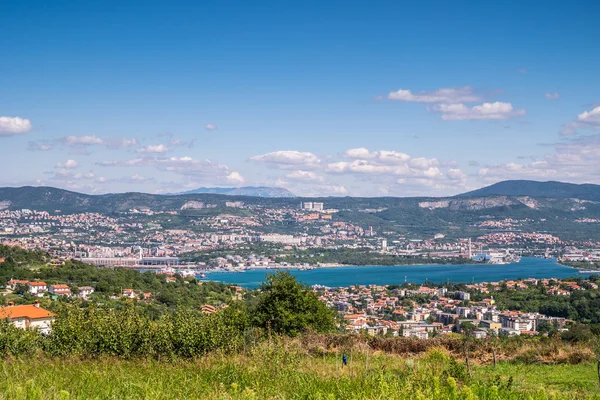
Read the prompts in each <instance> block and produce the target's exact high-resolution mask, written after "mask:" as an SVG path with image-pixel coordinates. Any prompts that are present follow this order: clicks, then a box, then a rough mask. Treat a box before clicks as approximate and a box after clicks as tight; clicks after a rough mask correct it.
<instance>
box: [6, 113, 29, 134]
mask: <svg viewBox="0 0 600 400" xmlns="http://www.w3.org/2000/svg"><path fill="white" fill-rule="evenodd" d="M31 129H32V126H31V121H29V120H28V119H24V118H21V117H0V136H13V135H23V134H25V133H27V132H29V131H30V130H31Z"/></svg>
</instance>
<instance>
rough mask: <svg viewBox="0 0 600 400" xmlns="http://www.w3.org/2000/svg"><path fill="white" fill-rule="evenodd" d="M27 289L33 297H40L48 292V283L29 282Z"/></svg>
mask: <svg viewBox="0 0 600 400" xmlns="http://www.w3.org/2000/svg"><path fill="white" fill-rule="evenodd" d="M27 289H29V293H31V294H32V295H34V296H40V295H43V294H44V293H46V292H47V291H48V285H47V284H46V282H28V283H27Z"/></svg>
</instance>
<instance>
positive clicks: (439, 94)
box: [388, 86, 481, 103]
mask: <svg viewBox="0 0 600 400" xmlns="http://www.w3.org/2000/svg"><path fill="white" fill-rule="evenodd" d="M388 99H389V100H399V101H406V102H416V103H474V102H477V101H481V98H480V97H479V96H477V95H476V94H475V92H474V90H473V88H472V87H469V86H465V87H459V88H442V89H438V90H435V91H431V92H419V93H412V92H411V91H410V90H406V89H400V90H398V91H397V92H391V93H389V94H388Z"/></svg>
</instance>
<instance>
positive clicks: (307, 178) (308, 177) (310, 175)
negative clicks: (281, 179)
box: [285, 169, 325, 183]
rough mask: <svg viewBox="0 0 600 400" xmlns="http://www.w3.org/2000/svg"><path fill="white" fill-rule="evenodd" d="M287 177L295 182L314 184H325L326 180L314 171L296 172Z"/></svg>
mask: <svg viewBox="0 0 600 400" xmlns="http://www.w3.org/2000/svg"><path fill="white" fill-rule="evenodd" d="M285 177H286V178H287V179H290V180H293V181H297V182H307V183H309V182H310V183H313V182H325V178H324V177H322V176H320V175H317V174H316V173H315V172H313V171H304V170H301V169H299V170H296V171H294V172H290V173H289V174H287V175H285Z"/></svg>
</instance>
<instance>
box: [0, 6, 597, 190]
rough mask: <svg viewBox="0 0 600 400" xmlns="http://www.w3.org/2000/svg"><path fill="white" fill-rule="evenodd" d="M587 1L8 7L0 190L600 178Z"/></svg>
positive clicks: (592, 26) (412, 186) (404, 186)
mask: <svg viewBox="0 0 600 400" xmlns="http://www.w3.org/2000/svg"><path fill="white" fill-rule="evenodd" d="M578 4H579V7H574V6H573V5H569V4H547V5H546V6H545V7H544V8H543V9H541V8H540V7H536V6H535V5H534V4H530V5H526V4H524V5H521V4H519V7H518V8H516V7H510V4H509V5H484V4H476V5H469V6H468V7H467V6H465V5H460V4H447V3H444V2H428V3H422V4H419V5H415V4H412V5H403V4H397V3H394V2H384V3H380V4H377V5H369V6H366V5H364V4H359V3H348V2H345V3H335V2H334V3H328V4H322V3H320V2H302V3H299V4H291V3H289V4H280V3H277V2H260V4H246V3H244V2H230V3H227V4H224V3H219V4H196V3H190V4H179V5H175V4H165V3H163V2H157V1H151V2H144V3H143V4H141V3H136V2H132V3H129V4H121V3H120V2H113V1H107V2H102V3H101V4H52V5H48V4H45V3H41V2H33V3H31V4H27V5H24V4H19V3H17V2H15V3H4V4H3V5H2V6H0V21H1V26H2V27H3V28H2V30H3V33H4V35H3V36H4V37H5V38H10V40H7V42H8V43H7V44H6V46H5V57H4V60H3V62H2V63H1V64H0V82H1V87H2V96H0V154H1V155H2V158H3V160H4V168H5V169H4V170H5V171H6V172H5V173H4V174H2V175H3V176H2V177H1V178H0V186H24V185H44V186H55V187H60V188H65V189H69V190H75V191H80V192H85V193H107V192H123V191H138V192H149V193H169V192H180V191H185V190H190V189H194V188H197V187H206V186H219V187H231V186H276V187H284V188H286V189H288V190H290V191H291V192H293V193H295V194H297V195H306V196H339V195H342V196H345V195H351V196H388V195H392V196H415V195H432V196H437V195H439V196H442V195H453V194H457V193H461V192H466V191H468V190H471V189H475V188H479V187H482V186H486V185H489V184H492V183H494V182H497V181H501V180H506V179H532V180H558V181H567V182H573V183H596V184H600V163H598V162H597V160H598V159H599V158H600V82H598V80H597V79H594V78H595V76H596V75H597V72H596V71H598V70H599V69H600V56H599V55H598V54H597V53H595V52H593V48H592V47H593V46H592V43H593V40H594V38H595V36H596V35H597V34H598V33H599V30H600V29H599V28H598V27H597V24H596V23H595V21H596V20H597V17H598V16H599V14H600V6H598V5H597V4H596V3H595V2H591V1H583V2H580V3H578ZM581 10H585V12H582V11H581Z"/></svg>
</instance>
